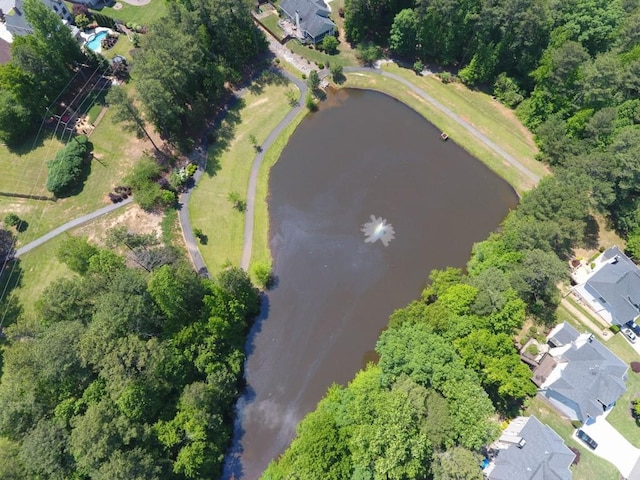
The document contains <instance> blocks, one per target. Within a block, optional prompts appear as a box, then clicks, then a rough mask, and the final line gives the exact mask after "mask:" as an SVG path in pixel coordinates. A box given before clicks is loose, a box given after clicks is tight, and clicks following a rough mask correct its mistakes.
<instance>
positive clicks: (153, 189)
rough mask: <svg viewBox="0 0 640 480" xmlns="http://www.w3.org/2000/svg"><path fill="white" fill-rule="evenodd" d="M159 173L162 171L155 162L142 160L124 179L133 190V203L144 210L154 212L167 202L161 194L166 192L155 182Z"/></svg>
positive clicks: (165, 197)
mask: <svg viewBox="0 0 640 480" xmlns="http://www.w3.org/2000/svg"><path fill="white" fill-rule="evenodd" d="M161 173H162V169H161V168H160V166H159V165H158V164H157V163H156V162H155V161H153V160H152V159H150V158H143V159H142V160H140V161H139V162H138V163H137V164H136V166H135V167H134V168H133V170H132V171H131V173H130V174H129V175H127V177H126V178H125V182H126V183H127V184H128V185H130V186H131V188H132V189H133V193H134V194H135V201H136V202H137V203H138V205H140V207H142V208H143V209H144V210H155V209H156V208H158V207H160V206H162V205H164V204H166V202H167V201H168V198H167V196H166V195H163V193H162V192H166V191H168V190H163V189H162V188H160V185H159V184H158V182H157V180H158V179H159V178H160V175H161ZM171 193H173V192H171ZM174 199H175V194H174Z"/></svg>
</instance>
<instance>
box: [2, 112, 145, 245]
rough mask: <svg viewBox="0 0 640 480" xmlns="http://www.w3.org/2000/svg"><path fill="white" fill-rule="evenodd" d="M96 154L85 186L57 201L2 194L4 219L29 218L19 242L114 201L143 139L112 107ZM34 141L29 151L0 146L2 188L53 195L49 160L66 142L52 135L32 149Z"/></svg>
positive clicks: (99, 131)
mask: <svg viewBox="0 0 640 480" xmlns="http://www.w3.org/2000/svg"><path fill="white" fill-rule="evenodd" d="M89 140H90V141H91V143H92V144H93V154H94V158H93V159H92V160H91V164H90V168H89V172H88V177H87V179H86V181H85V183H84V186H83V187H82V190H81V191H80V192H79V193H77V194H76V195H73V196H70V197H67V198H62V199H59V200H58V201H57V202H55V203H54V202H50V201H40V200H29V199H22V198H13V197H3V196H0V219H1V218H3V217H4V215H6V214H7V213H9V212H14V213H16V214H18V216H19V217H20V218H21V219H23V220H25V221H26V222H27V223H28V228H27V229H26V231H24V232H23V233H20V234H18V242H19V245H24V244H25V243H27V242H30V241H31V240H34V239H35V238H38V237H40V236H41V235H43V234H45V233H46V232H48V231H50V230H53V229H54V228H56V227H58V226H60V225H62V224H63V223H65V222H67V221H69V220H71V219H73V218H76V217H79V216H81V215H83V214H85V213H89V212H92V211H94V210H97V209H98V208H100V207H103V206H105V205H107V204H108V203H109V200H108V198H107V194H108V193H109V191H111V189H112V188H113V187H114V186H116V185H117V184H118V183H119V182H120V179H121V178H122V177H123V176H124V175H125V174H126V173H127V171H128V169H129V167H130V166H131V165H132V164H133V162H135V161H136V160H138V159H139V158H140V157H141V155H142V149H141V148H140V144H141V141H140V140H138V139H136V138H135V136H133V135H132V134H130V133H127V132H125V131H124V130H123V128H122V125H120V124H116V123H114V121H113V118H112V114H111V112H109V111H107V113H106V115H105V116H104V117H103V119H102V121H101V122H100V124H99V125H98V127H96V129H95V131H94V132H93V134H92V135H91V137H90V139H89ZM32 145H33V141H32V140H31V141H30V142H28V145H25V153H24V154H23V155H19V154H16V153H12V152H11V151H9V150H8V149H7V148H6V147H0V170H1V171H2V172H3V174H2V175H1V176H0V190H1V191H8V192H15V193H21V194H24V193H31V194H34V193H35V194H39V195H47V196H49V195H51V194H50V193H49V192H47V191H46V188H45V183H46V180H47V166H46V162H47V160H50V159H52V158H53V157H54V156H55V154H56V152H57V151H58V149H60V148H61V147H62V144H61V143H60V142H59V141H58V140H55V139H47V140H45V141H44V142H43V143H42V144H41V145H39V146H37V147H36V148H34V149H33V150H30V151H28V152H27V151H26V149H27V148H30V147H31V146H32Z"/></svg>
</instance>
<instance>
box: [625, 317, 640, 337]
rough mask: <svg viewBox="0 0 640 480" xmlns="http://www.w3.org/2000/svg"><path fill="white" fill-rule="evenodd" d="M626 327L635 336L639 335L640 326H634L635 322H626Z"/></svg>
mask: <svg viewBox="0 0 640 480" xmlns="http://www.w3.org/2000/svg"><path fill="white" fill-rule="evenodd" d="M626 325H627V327H629V328H630V329H631V331H632V332H633V333H635V334H636V336H638V335H640V325H638V324H636V322H634V321H633V320H631V321H630V322H627V323H626Z"/></svg>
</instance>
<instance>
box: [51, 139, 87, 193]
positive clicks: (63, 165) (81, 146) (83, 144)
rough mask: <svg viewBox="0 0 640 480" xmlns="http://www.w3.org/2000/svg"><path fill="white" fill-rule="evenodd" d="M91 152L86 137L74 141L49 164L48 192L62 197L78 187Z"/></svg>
mask: <svg viewBox="0 0 640 480" xmlns="http://www.w3.org/2000/svg"><path fill="white" fill-rule="evenodd" d="M88 151H89V140H88V139H87V137H85V136H84V135H82V136H80V137H76V138H74V139H72V140H71V141H70V142H69V143H68V144H67V145H66V146H65V147H64V148H63V149H62V150H60V151H59V152H58V153H57V154H56V157H55V158H54V159H53V160H49V161H48V162H47V168H48V173H47V190H49V191H50V192H51V193H53V194H54V195H61V194H63V193H66V192H68V191H69V190H70V189H71V188H73V187H75V186H77V184H78V182H79V181H80V179H81V178H82V164H83V163H84V160H85V157H86V155H87V152H88Z"/></svg>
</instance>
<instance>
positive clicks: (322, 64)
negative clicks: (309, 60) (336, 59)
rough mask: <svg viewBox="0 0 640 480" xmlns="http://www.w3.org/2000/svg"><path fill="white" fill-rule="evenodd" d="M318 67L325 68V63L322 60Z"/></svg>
mask: <svg viewBox="0 0 640 480" xmlns="http://www.w3.org/2000/svg"><path fill="white" fill-rule="evenodd" d="M318 68H319V69H320V70H322V69H323V68H324V63H322V62H320V63H318Z"/></svg>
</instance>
